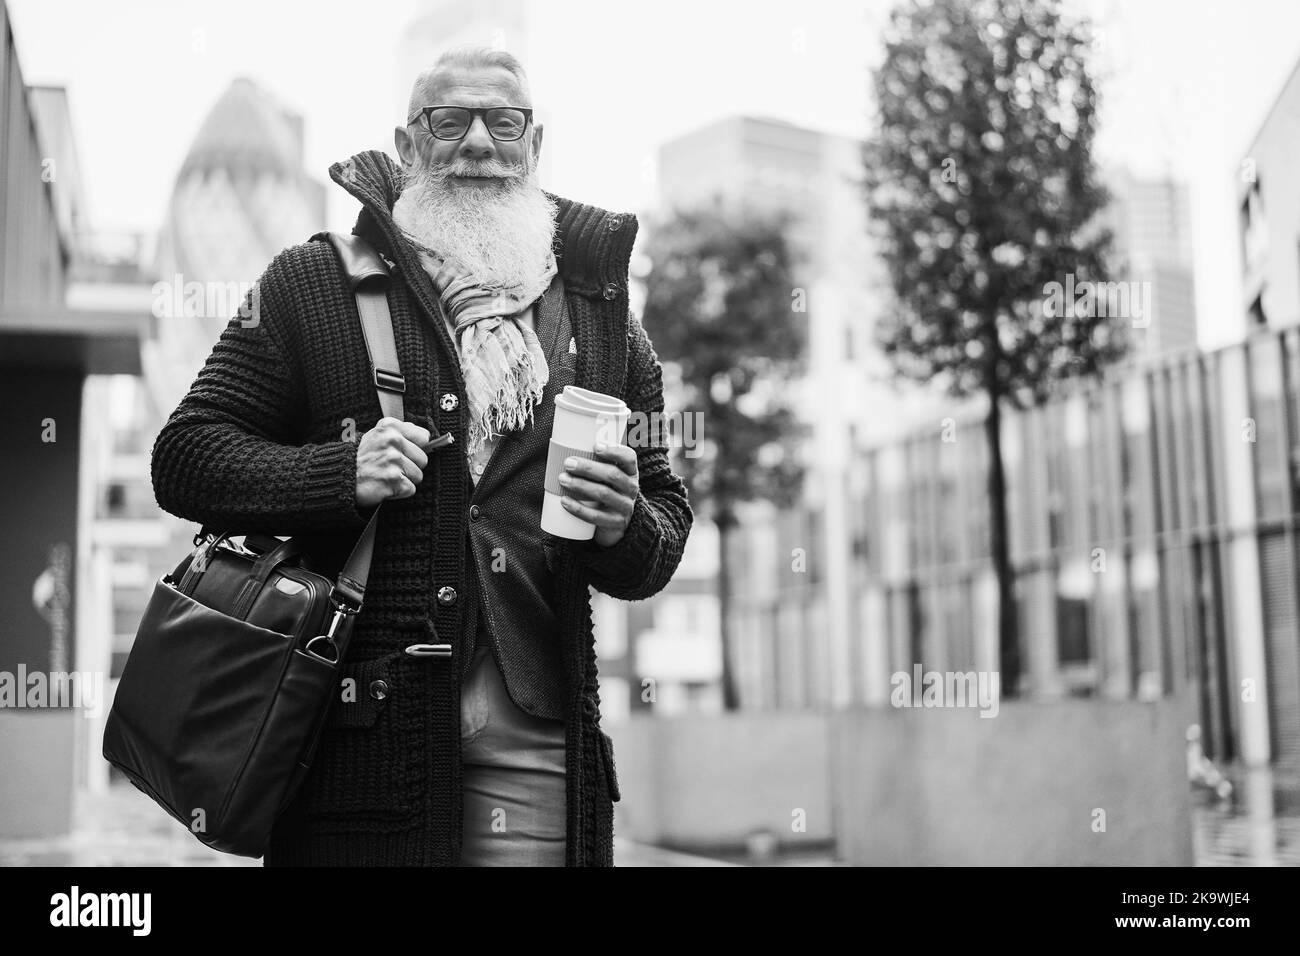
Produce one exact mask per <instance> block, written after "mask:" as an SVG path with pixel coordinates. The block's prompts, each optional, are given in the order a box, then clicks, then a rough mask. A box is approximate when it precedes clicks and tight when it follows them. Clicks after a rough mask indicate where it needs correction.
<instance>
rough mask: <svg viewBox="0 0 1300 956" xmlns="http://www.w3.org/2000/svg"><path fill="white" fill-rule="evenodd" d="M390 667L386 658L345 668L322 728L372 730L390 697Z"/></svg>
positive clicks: (348, 665)
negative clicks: (364, 728)
mask: <svg viewBox="0 0 1300 956" xmlns="http://www.w3.org/2000/svg"><path fill="white" fill-rule="evenodd" d="M390 665H391V661H389V660H387V659H385V658H378V659H376V660H371V661H361V662H358V663H352V664H344V666H343V668H342V670H341V671H340V675H339V683H338V687H337V688H336V689H335V694H334V701H333V703H331V704H330V712H329V716H328V717H327V718H326V721H325V726H326V727H327V728H335V727H373V726H374V725H375V722H376V721H378V720H379V717H380V715H381V714H382V713H383V712H384V709H385V708H386V707H387V706H388V701H389V699H390V698H391V697H392V695H393V686H392V680H391V676H390V674H389V667H390Z"/></svg>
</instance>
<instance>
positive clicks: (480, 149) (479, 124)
mask: <svg viewBox="0 0 1300 956" xmlns="http://www.w3.org/2000/svg"><path fill="white" fill-rule="evenodd" d="M457 152H459V153H460V155H461V156H462V157H464V158H465V159H478V160H482V159H491V158H492V157H493V155H495V154H496V144H495V143H494V142H493V140H492V136H491V135H490V134H489V133H488V131H487V125H486V124H484V122H483V117H481V116H475V117H474V121H473V122H472V123H470V125H469V130H468V131H466V133H465V138H464V139H462V140H461V141H460V149H459V150H457Z"/></svg>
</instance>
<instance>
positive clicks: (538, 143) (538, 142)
mask: <svg viewBox="0 0 1300 956" xmlns="http://www.w3.org/2000/svg"><path fill="white" fill-rule="evenodd" d="M541 155H542V124H541V123H537V124H536V125H535V126H533V168H534V169H536V168H537V163H538V161H539V160H540V159H541Z"/></svg>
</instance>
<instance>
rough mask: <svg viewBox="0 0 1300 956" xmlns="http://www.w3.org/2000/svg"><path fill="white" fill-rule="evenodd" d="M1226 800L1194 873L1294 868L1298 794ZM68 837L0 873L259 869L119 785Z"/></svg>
mask: <svg viewBox="0 0 1300 956" xmlns="http://www.w3.org/2000/svg"><path fill="white" fill-rule="evenodd" d="M1233 782H1234V790H1233V794H1232V796H1231V798H1229V799H1228V800H1226V801H1225V800H1220V799H1218V798H1216V797H1215V796H1214V795H1213V794H1210V793H1208V792H1207V791H1204V790H1198V791H1196V792H1194V793H1193V811H1192V822H1193V834H1192V838H1193V845H1194V853H1195V860H1196V865H1197V866H1300V788H1296V787H1294V786H1292V785H1287V786H1286V787H1279V786H1278V784H1277V783H1276V782H1275V780H1274V779H1273V777H1272V775H1271V774H1270V773H1269V772H1267V771H1264V772H1257V773H1255V774H1253V775H1248V776H1244V777H1235V778H1234V781H1233ZM74 820H75V821H76V822H75V829H74V831H73V832H72V833H71V834H69V835H67V836H64V837H54V838H47V839H37V840H14V839H8V840H0V866H88V867H96V866H261V861H260V860H250V859H246V858H244V857H237V856H231V855H230V854H227V853H218V852H217V851H215V850H210V849H208V848H207V847H205V846H203V844H201V843H199V842H198V840H196V839H194V837H193V836H191V835H190V834H189V833H188V832H187V831H186V830H185V829H184V828H183V827H182V826H181V825H180V824H179V823H177V822H175V821H174V820H172V819H171V818H170V817H168V816H167V815H166V814H165V813H163V812H162V811H161V810H159V809H158V807H157V806H155V805H154V803H153V802H152V801H151V800H149V799H148V798H147V797H145V796H144V795H143V794H142V793H140V792H139V791H137V790H136V789H135V788H134V787H132V786H129V785H126V784H117V785H114V786H112V787H110V788H109V789H108V791H107V792H105V793H101V794H83V795H81V796H79V797H78V799H77V801H76V807H75V812H74ZM614 857H615V863H616V864H617V865H618V866H656V867H657V866H737V865H759V866H834V865H836V863H837V861H836V860H835V859H834V856H833V854H832V853H831V852H830V851H829V850H827V851H825V852H819V853H816V854H804V855H802V856H799V857H794V856H790V857H788V858H787V857H783V856H782V855H781V854H780V853H777V854H775V855H774V856H772V857H769V858H765V859H763V860H751V859H748V858H746V857H745V856H744V855H743V854H742V853H735V854H726V855H725V857H724V858H721V859H719V858H712V857H705V856H698V855H693V854H687V853H679V852H675V851H672V850H666V849H660V848H657V847H652V846H646V845H644V844H638V843H632V842H629V841H627V840H622V839H617V840H615V846H614Z"/></svg>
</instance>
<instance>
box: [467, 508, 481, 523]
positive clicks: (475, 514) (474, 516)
mask: <svg viewBox="0 0 1300 956" xmlns="http://www.w3.org/2000/svg"><path fill="white" fill-rule="evenodd" d="M481 514H482V512H480V511H479V507H478V505H470V506H469V520H470V521H477V520H478V519H479V516H480V515H481Z"/></svg>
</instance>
